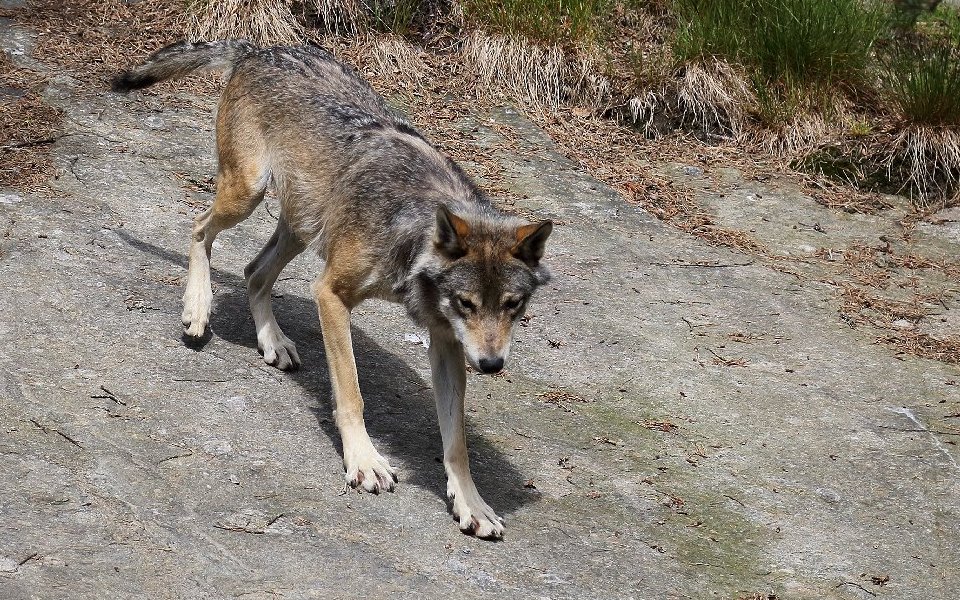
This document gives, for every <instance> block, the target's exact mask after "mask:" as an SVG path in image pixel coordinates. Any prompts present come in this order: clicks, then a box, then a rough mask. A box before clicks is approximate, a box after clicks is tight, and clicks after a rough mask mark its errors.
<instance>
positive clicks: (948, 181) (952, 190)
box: [884, 125, 960, 209]
mask: <svg viewBox="0 0 960 600" xmlns="http://www.w3.org/2000/svg"><path fill="white" fill-rule="evenodd" d="M885 153H886V157H885V159H886V160H885V161H884V162H885V164H886V166H887V169H888V171H890V170H893V169H898V168H899V169H902V170H903V171H904V175H905V177H904V181H905V182H904V188H905V189H906V190H907V191H910V192H913V193H914V198H915V202H916V203H917V204H918V205H919V206H920V208H921V209H926V208H930V207H931V206H936V205H944V204H951V203H955V202H957V201H958V200H960V132H958V131H957V130H955V129H952V128H947V127H930V126H921V125H911V126H908V127H906V128H904V129H902V130H900V131H898V132H897V133H896V134H895V135H894V136H893V139H892V141H891V142H890V143H889V144H888V145H887V146H886V148H885Z"/></svg>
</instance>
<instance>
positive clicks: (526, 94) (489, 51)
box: [460, 31, 609, 111]
mask: <svg viewBox="0 0 960 600" xmlns="http://www.w3.org/2000/svg"><path fill="white" fill-rule="evenodd" d="M460 54H461V56H462V59H463V66H464V69H465V71H466V73H467V74H468V76H471V77H473V78H475V85H474V93H475V94H476V95H477V96H478V97H479V98H481V99H484V100H493V101H501V102H502V101H504V100H508V101H513V102H519V103H520V104H521V105H522V106H525V107H527V108H532V109H534V110H538V111H544V110H547V111H554V110H557V109H558V108H559V107H560V106H563V105H581V106H590V107H599V106H601V105H603V104H604V102H605V101H606V99H607V97H608V96H609V81H608V80H607V79H606V78H605V77H603V76H602V75H600V74H599V68H598V64H597V62H596V59H595V58H594V57H592V56H591V55H590V54H588V53H586V51H584V52H582V53H578V54H576V55H575V56H570V55H569V54H568V53H566V52H564V50H563V49H561V48H560V47H559V46H549V45H548V46H540V45H536V44H533V43H530V42H527V41H525V40H521V39H517V38H511V37H506V36H502V35H491V34H486V33H484V32H481V31H475V32H472V33H469V34H467V35H466V37H465V38H464V39H463V41H462V43H461V46H460Z"/></svg>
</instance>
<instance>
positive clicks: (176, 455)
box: [157, 452, 193, 465]
mask: <svg viewBox="0 0 960 600" xmlns="http://www.w3.org/2000/svg"><path fill="white" fill-rule="evenodd" d="M188 456H193V452H186V453H184V454H174V455H173V456H168V457H166V458H161V459H160V460H158V461H157V464H158V465H159V464H161V463H165V462H167V461H168V460H175V459H177V458H186V457H188Z"/></svg>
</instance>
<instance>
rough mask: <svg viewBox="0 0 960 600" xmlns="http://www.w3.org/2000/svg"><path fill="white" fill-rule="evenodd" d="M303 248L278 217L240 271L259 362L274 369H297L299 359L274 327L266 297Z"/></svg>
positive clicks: (275, 325) (289, 340)
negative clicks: (263, 243) (269, 234)
mask: <svg viewBox="0 0 960 600" xmlns="http://www.w3.org/2000/svg"><path fill="white" fill-rule="evenodd" d="M305 247H306V245H305V244H304V243H303V242H301V241H300V239H299V238H297V236H296V234H295V233H293V231H292V230H291V229H290V226H289V225H288V224H287V222H286V220H285V219H284V217H283V215H281V216H280V220H279V222H278V223H277V229H276V231H274V232H273V236H272V237H271V238H270V241H269V242H267V245H266V246H264V248H263V250H261V251H260V253H259V254H257V257H256V258H254V259H253V260H252V261H251V262H250V264H249V265H247V267H246V268H245V269H244V270H243V274H244V275H245V276H246V278H247V292H248V293H249V295H250V312H251V313H253V320H254V322H255V323H256V326H257V346H259V347H260V350H261V351H262V352H263V360H264V361H266V363H267V364H268V365H273V366H275V367H277V368H278V369H284V370H286V369H295V368H297V367H299V366H300V355H299V354H297V346H296V344H294V343H293V341H292V340H291V339H290V338H288V337H287V336H286V335H284V333H283V331H281V329H280V325H278V324H277V319H276V317H275V316H274V315H273V303H272V301H271V298H270V293H271V291H272V290H273V285H274V284H275V283H276V281H277V277H279V276H280V272H281V271H283V268H284V267H286V266H287V264H288V263H289V262H290V261H291V260H293V259H294V258H295V257H296V256H297V255H298V254H300V253H301V252H303V250H304V248H305Z"/></svg>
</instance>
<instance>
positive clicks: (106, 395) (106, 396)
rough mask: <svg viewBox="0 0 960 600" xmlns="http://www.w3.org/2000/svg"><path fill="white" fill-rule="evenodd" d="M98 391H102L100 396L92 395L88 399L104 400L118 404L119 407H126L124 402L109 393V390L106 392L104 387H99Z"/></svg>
mask: <svg viewBox="0 0 960 600" xmlns="http://www.w3.org/2000/svg"><path fill="white" fill-rule="evenodd" d="M100 389H101V390H102V391H103V393H102V394H92V395H91V396H90V397H91V398H101V399H105V400H112V401H113V402H116V403H117V404H119V405H120V406H126V405H127V403H126V402H124V401H123V400H121V399H120V398H118V397H117V395H116V394H114V393H113V392H111V391H110V390H108V389H107V388H106V387H104V386H102V385H101V386H100Z"/></svg>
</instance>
